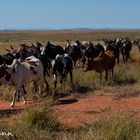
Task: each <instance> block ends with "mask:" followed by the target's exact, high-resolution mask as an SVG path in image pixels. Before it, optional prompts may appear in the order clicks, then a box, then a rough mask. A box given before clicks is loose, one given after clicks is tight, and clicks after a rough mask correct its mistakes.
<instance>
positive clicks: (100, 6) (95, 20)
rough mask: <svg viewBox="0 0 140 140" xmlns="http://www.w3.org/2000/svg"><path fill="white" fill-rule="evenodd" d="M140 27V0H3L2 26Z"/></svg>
mask: <svg viewBox="0 0 140 140" xmlns="http://www.w3.org/2000/svg"><path fill="white" fill-rule="evenodd" d="M72 28H92V29H100V28H101V29H102V28H113V29H114V28H115V29H120V28H122V29H123V28H129V29H140V0H0V29H72Z"/></svg>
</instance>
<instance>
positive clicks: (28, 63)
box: [0, 38, 132, 107]
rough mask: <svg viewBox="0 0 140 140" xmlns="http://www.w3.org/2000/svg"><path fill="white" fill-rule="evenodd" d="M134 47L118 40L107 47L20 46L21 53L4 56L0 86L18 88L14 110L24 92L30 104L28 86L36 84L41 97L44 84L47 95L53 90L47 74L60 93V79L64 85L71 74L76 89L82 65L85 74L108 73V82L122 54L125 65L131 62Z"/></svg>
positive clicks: (106, 42) (73, 44) (85, 44)
mask: <svg viewBox="0 0 140 140" xmlns="http://www.w3.org/2000/svg"><path fill="white" fill-rule="evenodd" d="M131 49H132V43H131V41H130V40H129V39H128V38H125V39H121V38H118V39H116V40H104V45H101V44H100V43H98V44H97V45H94V44H93V43H92V42H83V41H79V40H76V41H75V42H73V41H69V40H67V41H66V44H65V46H64V47H61V46H59V45H54V44H52V43H50V42H49V41H48V42H47V43H46V44H45V45H43V44H41V43H40V42H36V44H35V45H34V44H32V45H31V46H29V45H26V44H20V45H19V48H18V49H14V48H13V47H12V46H10V49H6V50H7V51H8V53H6V54H4V55H0V85H1V84H8V85H11V86H14V87H15V91H14V94H13V100H12V103H11V107H13V106H14V104H15V101H16V98H17V96H18V97H19V93H21V92H22V96H23V99H24V103H26V96H25V94H26V91H25V88H24V86H25V85H26V84H28V83H31V82H33V83H34V88H36V87H37V85H38V87H39V88H38V89H39V94H42V93H43V89H44V87H43V85H44V82H45V84H46V94H47V90H48V89H49V85H48V82H47V80H46V74H47V75H48V76H50V74H53V77H54V88H55V89H56V84H57V79H58V78H57V77H60V82H61V84H62V82H63V80H64V78H65V77H66V76H67V74H70V80H71V86H73V74H72V71H73V67H77V64H78V62H80V63H82V66H83V70H84V71H89V70H95V71H96V72H98V73H100V78H101V77H102V72H104V71H105V73H106V74H105V79H106V80H107V78H108V72H109V71H111V72H112V75H113V70H114V66H115V62H116V60H117V63H119V62H120V60H119V58H120V54H122V58H123V61H124V62H127V61H128V59H129V58H130V51H131Z"/></svg>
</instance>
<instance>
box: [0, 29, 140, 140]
mask: <svg viewBox="0 0 140 140" xmlns="http://www.w3.org/2000/svg"><path fill="white" fill-rule="evenodd" d="M117 37H129V38H130V40H134V39H140V30H138V31H137V30H128V31H127V30H123V31H121V30H111V31H107V30H93V31H92V30H87V31H79V30H77V31H76V30H75V31H73V30H64V31H0V52H1V54H2V53H5V52H6V51H5V48H10V45H12V46H13V47H14V48H18V45H19V44H20V43H27V44H30V43H35V41H40V42H42V43H45V42H46V41H47V40H49V41H51V42H52V43H54V44H59V45H61V46H64V44H65V41H66V40H67V39H69V40H76V39H79V40H80V41H81V40H83V41H93V43H95V44H96V43H97V42H98V41H99V42H101V43H102V40H103V39H115V38H117ZM139 64H140V53H139V51H138V48H137V47H136V46H133V49H132V52H131V60H130V61H129V63H128V64H123V63H122V62H121V64H120V65H116V66H115V74H114V76H113V78H112V77H109V80H108V81H107V82H105V81H104V80H103V81H102V83H100V81H99V76H98V74H97V73H96V72H87V73H84V72H83V71H82V69H81V68H78V69H74V89H75V91H74V92H75V93H77V97H78V98H84V97H85V96H86V94H90V93H91V94H92V92H93V91H99V92H98V96H103V95H105V96H113V97H115V98H125V97H131V96H132V97H133V96H139V95H140V86H139V85H140V80H139V79H140V65H139ZM48 82H49V85H50V88H51V89H50V92H53V84H52V83H53V80H52V78H48ZM31 86H32V85H30V86H28V88H27V91H28V92H32V91H31ZM59 90H60V89H59V86H58V91H59ZM63 92H68V93H72V90H71V89H70V87H69V80H68V81H66V84H65V88H64V89H63ZM83 93H84V94H83ZM100 93H102V94H101V95H100ZM110 94H111V95H110ZM83 95H84V96H83ZM28 96H29V98H31V99H33V97H32V95H28ZM11 98H12V96H11V87H10V88H9V87H7V86H1V87H0V99H1V100H8V101H9V100H11ZM37 100H38V101H39V99H37ZM44 102H45V103H44V105H43V106H42V107H36V108H34V109H29V110H26V111H24V112H22V113H19V114H18V115H14V116H12V115H11V116H10V118H1V119H0V123H1V125H0V132H1V131H10V132H15V137H14V138H13V139H21V140H22V139H30V138H32V139H35V140H39V139H42V140H44V139H46V140H54V139H56V140H71V139H74V140H80V139H81V140H93V139H96V140H101V139H103V140H114V139H116V140H124V139H125V140H129V139H131V140H132V139H136V140H138V139H140V121H139V120H133V119H131V118H130V117H128V116H127V114H125V113H121V114H118V115H117V116H112V114H110V115H109V116H108V117H107V118H102V119H101V118H100V119H99V120H98V121H97V122H95V123H94V124H91V125H85V126H83V127H79V128H74V129H71V130H67V129H65V128H63V125H62V124H61V123H60V122H59V121H58V119H57V114H55V112H54V111H53V110H51V103H50V102H49V103H48V102H47V103H46V101H44ZM48 104H49V105H48ZM46 106H47V107H46ZM40 108H42V109H40ZM40 118H41V119H40ZM17 119H20V121H17V122H16V120H17ZM9 126H10V127H9ZM25 130H26V131H25ZM2 138H3V137H2ZM9 139H10V137H9Z"/></svg>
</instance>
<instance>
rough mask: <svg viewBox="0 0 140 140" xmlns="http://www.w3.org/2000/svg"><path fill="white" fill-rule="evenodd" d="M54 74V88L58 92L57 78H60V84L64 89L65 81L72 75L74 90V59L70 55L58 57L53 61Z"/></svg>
mask: <svg viewBox="0 0 140 140" xmlns="http://www.w3.org/2000/svg"><path fill="white" fill-rule="evenodd" d="M51 69H52V74H53V75H54V88H55V90H56V85H57V78H58V77H60V83H61V88H62V83H63V80H64V79H65V78H66V77H67V74H68V73H69V75H70V81H71V86H72V88H73V75H72V69H73V64H72V59H71V57H69V55H68V54H63V55H60V54H58V55H56V58H55V59H54V60H52V61H51ZM55 92H56V91H55Z"/></svg>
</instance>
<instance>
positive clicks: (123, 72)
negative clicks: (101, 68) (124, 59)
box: [108, 65, 140, 85]
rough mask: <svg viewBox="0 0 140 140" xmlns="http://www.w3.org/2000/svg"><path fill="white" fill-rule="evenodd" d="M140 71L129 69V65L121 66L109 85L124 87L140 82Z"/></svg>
mask: <svg viewBox="0 0 140 140" xmlns="http://www.w3.org/2000/svg"><path fill="white" fill-rule="evenodd" d="M139 75H140V73H139V70H138V69H137V68H134V67H128V66H127V65H121V66H120V67H117V68H116V70H115V74H114V76H113V77H112V78H110V79H109V81H108V84H109V85H116V84H117V85H124V84H134V83H136V82H138V80H139Z"/></svg>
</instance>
